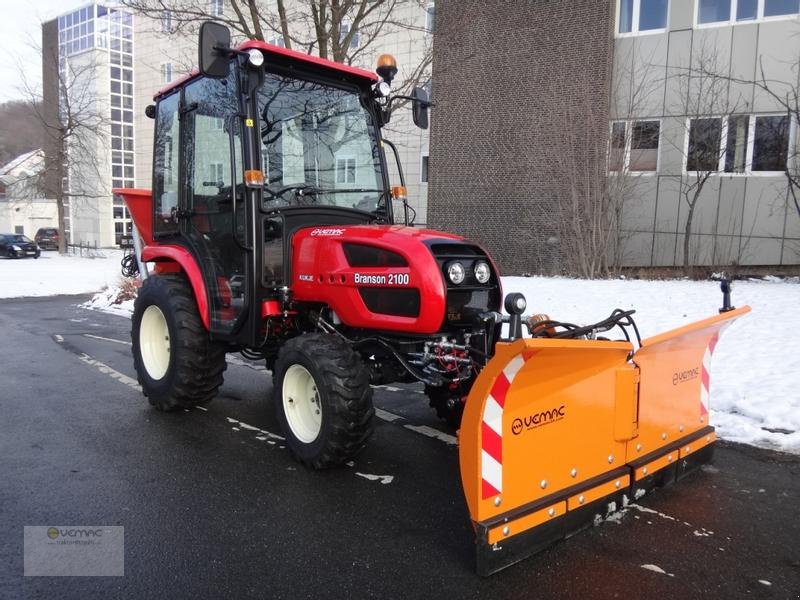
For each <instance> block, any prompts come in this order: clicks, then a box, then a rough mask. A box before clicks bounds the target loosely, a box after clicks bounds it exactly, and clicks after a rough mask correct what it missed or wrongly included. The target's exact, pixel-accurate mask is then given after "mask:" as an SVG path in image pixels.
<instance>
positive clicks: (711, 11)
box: [695, 0, 800, 25]
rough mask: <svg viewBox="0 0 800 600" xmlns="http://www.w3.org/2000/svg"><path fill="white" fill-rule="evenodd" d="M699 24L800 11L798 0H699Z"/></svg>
mask: <svg viewBox="0 0 800 600" xmlns="http://www.w3.org/2000/svg"><path fill="white" fill-rule="evenodd" d="M696 11H697V12H696V14H695V22H696V23H697V25H720V24H722V25H725V24H728V23H737V22H739V23H742V22H748V21H756V20H761V19H769V18H777V17H787V16H794V15H796V14H798V13H800V2H798V1H797V0H697V4H696Z"/></svg>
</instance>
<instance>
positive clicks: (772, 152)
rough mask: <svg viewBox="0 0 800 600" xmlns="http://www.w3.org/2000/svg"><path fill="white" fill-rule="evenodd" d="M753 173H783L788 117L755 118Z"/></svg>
mask: <svg viewBox="0 0 800 600" xmlns="http://www.w3.org/2000/svg"><path fill="white" fill-rule="evenodd" d="M754 130H755V131H754V133H753V171H784V170H786V159H787V155H788V150H789V117H787V116H785V115H784V116H774V117H756V118H755V127H754Z"/></svg>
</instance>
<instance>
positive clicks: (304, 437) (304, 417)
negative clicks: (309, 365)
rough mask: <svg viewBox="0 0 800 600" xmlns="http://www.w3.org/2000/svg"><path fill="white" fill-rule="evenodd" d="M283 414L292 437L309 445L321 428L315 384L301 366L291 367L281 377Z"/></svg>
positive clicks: (320, 408) (319, 405)
mask: <svg viewBox="0 0 800 600" xmlns="http://www.w3.org/2000/svg"><path fill="white" fill-rule="evenodd" d="M282 392H283V393H282V396H283V413H284V414H285V415H286V421H287V423H288V424H289V428H290V429H291V430H292V433H293V434H294V436H295V437H296V438H297V439H298V440H300V441H301V442H303V443H304V444H310V443H311V442H313V441H314V440H315V439H317V436H318V435H319V431H320V429H321V428H322V404H321V402H320V399H319V391H318V390H317V384H316V382H315V381H314V378H313V377H312V376H311V373H309V372H308V369H306V368H305V367H304V366H302V365H297V364H295V365H292V366H291V367H289V368H288V369H287V370H286V374H285V375H284V376H283V390H282Z"/></svg>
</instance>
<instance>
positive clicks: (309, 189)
mask: <svg viewBox="0 0 800 600" xmlns="http://www.w3.org/2000/svg"><path fill="white" fill-rule="evenodd" d="M264 191H265V192H266V193H268V194H269V195H270V196H271V198H269V200H275V199H277V198H279V197H281V196H283V195H284V194H285V193H286V192H294V193H295V196H299V197H302V196H316V195H318V194H361V193H366V192H385V191H386V190H380V189H377V188H321V187H317V186H315V185H308V184H298V185H287V186H286V187H284V188H281V189H279V190H275V191H273V190H270V189H269V188H264Z"/></svg>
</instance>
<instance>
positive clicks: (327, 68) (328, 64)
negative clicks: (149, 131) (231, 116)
mask: <svg viewBox="0 0 800 600" xmlns="http://www.w3.org/2000/svg"><path fill="white" fill-rule="evenodd" d="M251 48H257V49H258V50H261V52H263V53H264V61H265V63H266V64H269V60H270V58H271V57H272V58H275V59H278V60H280V61H281V62H286V61H289V62H293V63H299V64H300V65H303V66H306V67H311V68H313V69H318V70H320V71H322V72H324V73H327V74H329V75H333V76H336V75H343V76H346V77H348V78H349V79H356V80H362V82H363V83H366V84H373V83H376V82H377V81H378V76H377V75H376V74H375V73H373V72H371V71H367V70H366V69H359V68H358V67H352V66H350V65H345V64H343V63H338V62H334V61H332V60H328V59H327V58H320V57H319V56H314V55H312V54H305V53H303V52H298V51H296V50H289V49H287V48H281V47H280V46H273V45H272V44H267V43H266V42H261V41H258V40H246V41H244V42H242V43H241V44H239V46H238V47H237V48H236V49H237V50H241V51H246V50H250V49H251ZM199 76H200V71H199V69H197V68H194V69H192V70H191V71H190V72H189V73H187V74H186V75H183V76H182V77H179V78H178V79H176V80H175V81H171V82H170V83H169V84H168V85H166V86H164V87H163V88H161V89H160V90H158V91H157V92H156V93H155V95H154V96H153V99H158V98H159V97H160V96H163V95H165V94H168V93H169V92H171V91H172V90H174V89H176V88H178V87H181V86H182V85H184V84H185V83H187V82H188V81H190V80H192V79H194V78H196V77H199Z"/></svg>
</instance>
